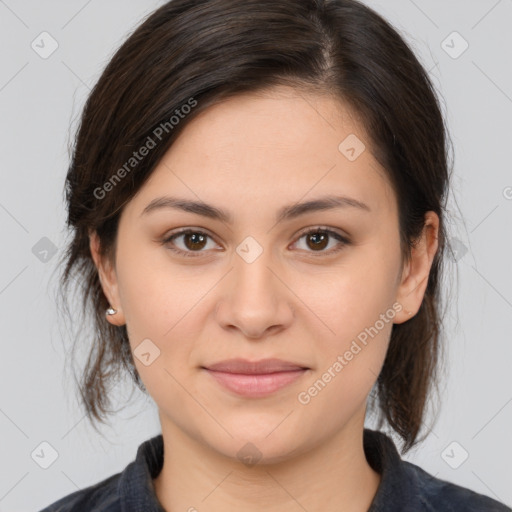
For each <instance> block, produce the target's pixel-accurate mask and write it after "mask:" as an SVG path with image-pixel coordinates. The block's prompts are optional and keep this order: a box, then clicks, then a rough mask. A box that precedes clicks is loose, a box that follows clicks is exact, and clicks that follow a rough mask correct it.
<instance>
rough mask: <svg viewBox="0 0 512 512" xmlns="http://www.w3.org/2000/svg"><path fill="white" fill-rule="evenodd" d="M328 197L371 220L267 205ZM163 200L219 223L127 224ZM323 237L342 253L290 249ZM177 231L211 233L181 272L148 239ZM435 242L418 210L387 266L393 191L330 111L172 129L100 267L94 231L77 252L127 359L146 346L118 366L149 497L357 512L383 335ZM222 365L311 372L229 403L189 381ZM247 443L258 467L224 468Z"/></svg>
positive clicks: (284, 109)
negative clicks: (253, 247)
mask: <svg viewBox="0 0 512 512" xmlns="http://www.w3.org/2000/svg"><path fill="white" fill-rule="evenodd" d="M349 134H356V135H357V137H358V138H359V139H360V140H361V141H363V143H364V144H365V146H366V150H365V151H363V152H362V153H361V154H360V156H359V157H358V158H357V159H356V160H354V161H349V160H348V159H347V158H346V156H345V155H344V154H342V153H341V152H340V151H339V150H338V146H339V144H340V142H342V141H343V140H344V139H345V138H346V137H347V136H348V135H349ZM328 194H336V195H345V196H349V197H352V198H355V199H357V200H359V201H362V202H364V203H366V204H367V205H368V206H369V207H370V209H371V211H370V212H365V211H363V210H359V209H356V208H337V209H332V210H323V211H317V212H309V213H307V214H305V215H303V216H301V217H297V218H295V219H293V220H289V221H282V222H279V223H277V224H276V222H275V215H276V212H277V211H278V210H279V209H280V208H281V207H283V206H285V205H290V204H295V203H297V202H299V201H306V200H311V199H315V198H318V197H321V196H324V195H328ZM162 195H173V196H179V197H183V198H186V199H190V200H201V201H204V202H206V203H208V204H213V205H215V206H217V207H219V208H223V209H227V210H228V211H229V212H230V213H231V214H232V216H233V224H232V225H230V224H227V223H225V222H222V221H219V220H213V219H209V218H206V217H203V216H200V215H197V214H195V213H190V212H184V211H179V210H174V209H170V208H169V209H159V210H155V211H153V212H151V213H149V214H147V215H142V216H141V213H142V211H143V210H144V208H145V207H146V205H147V204H148V203H149V202H150V201H151V200H153V199H154V198H156V197H159V196H162ZM322 226H324V227H329V228H331V229H332V230H334V231H336V232H339V233H340V234H341V235H345V236H348V238H349V240H350V242H351V243H350V244H348V245H344V246H342V247H341V250H340V251H339V252H338V253H335V254H333V253H331V254H330V255H329V251H331V250H335V249H336V248H337V247H340V245H339V243H338V242H337V241H336V239H335V238H333V237H332V236H330V237H329V242H328V244H327V243H325V244H324V245H323V246H322V247H321V248H317V246H315V244H314V240H313V241H311V237H308V236H302V232H303V231H304V230H305V228H317V227H322ZM184 227H190V228H194V229H198V230H200V231H203V232H206V233H207V234H209V235H210V238H207V239H206V241H203V243H202V244H201V243H198V242H197V239H196V240H192V241H191V240H190V239H187V237H186V236H181V237H178V238H177V239H175V240H174V244H175V247H177V248H178V249H182V250H184V251H187V250H188V251H189V252H193V251H195V252H194V254H195V255H196V257H186V256H179V255H177V254H175V253H173V252H172V251H171V249H170V247H171V246H172V242H168V243H167V244H165V243H163V242H162V241H163V239H164V238H165V237H166V236H169V235H170V234H172V232H173V231H176V230H177V229H178V228H184ZM438 227H439V219H438V217H437V215H436V214H435V213H433V212H428V213H427V215H426V216H425V230H424V233H423V236H422V237H421V239H420V240H419V243H418V244H417V245H416V246H415V248H414V249H413V250H412V254H411V260H410V261H409V262H407V263H406V264H405V265H404V267H403V268H402V267H401V260H400V246H399V231H398V209H397V203H396V197H395V194H394V192H393V189H392V188H391V185H390V182H389V181H388V178H387V176H386V173H385V172H384V169H382V167H380V165H379V164H378V163H377V161H376V160H375V159H374V157H373V156H372V153H371V146H370V142H369V140H368V138H367V136H366V134H365V132H364V129H363V127H362V126H361V125H360V124H358V123H357V121H356V118H355V116H353V115H350V111H349V110H348V108H347V107H346V106H344V105H343V104H341V103H340V102H339V101H337V100H336V99H334V98H332V97H330V96H326V95H319V94H313V93H306V92H304V91H301V92H298V91H296V90H293V89H290V88H287V87H284V86H279V87H274V88H273V89H270V90H268V91H267V92H266V93H264V94H262V93H260V94H253V93H251V94H243V95H239V96H237V97H234V98H230V99H228V100H226V101H224V102H222V103H220V104H218V105H215V106H213V107H210V108H209V109H207V110H206V111H204V112H202V113H201V114H200V115H199V116H198V117H197V118H195V119H194V120H192V121H191V122H190V124H188V125H187V126H186V128H185V130H184V131H183V132H182V134H181V135H180V137H179V138H178V139H177V141H176V142H175V143H174V144H173V146H172V147H171V148H170V149H169V151H168V152H167V154H166V155H165V157H164V158H163V160H162V161H161V162H160V163H159V165H158V166H157V167H156V168H155V170H154V171H153V173H152V175H151V177H150V179H149V181H147V182H146V183H145V184H144V186H143V187H142V188H141V189H140V191H139V193H138V194H137V195H136V196H135V197H134V198H132V200H131V201H130V202H129V203H127V204H126V206H125V207H124V209H123V211H122V214H121V219H120V223H119V231H118V239H117V251H116V257H115V262H113V264H112V263H111V262H109V261H102V260H101V259H100V258H99V256H98V239H97V236H96V234H95V233H94V232H91V238H90V240H91V244H90V247H91V253H92V256H93V258H94V261H95V264H96V266H97V268H98V272H99V276H100V280H101V283H102V287H103V290H104V293H105V295H106V297H107V298H108V299H109V301H110V304H111V305H112V307H114V308H116V309H117V310H118V312H117V314H115V315H112V316H109V317H107V319H108V321H109V322H111V323H112V324H114V325H123V324H126V325H127V329H128V333H129V338H130V344H131V347H132V350H135V348H136V347H137V346H138V345H139V344H140V343H141V342H142V340H144V339H146V338H149V339H150V340H151V341H152V343H154V344H155V345H156V346H157V347H158V348H159V350H160V355H159V357H157V358H156V359H155V360H154V361H153V362H152V363H151V364H150V365H148V366H146V365H144V364H142V363H141V361H140V360H139V359H138V358H137V357H134V362H135V365H136V368H137V370H138V372H139V374H140V376H141V379H142V381H143V382H144V384H145V386H146V388H147V390H148V392H149V394H150V395H151V397H152V398H153V399H154V401H155V402H156V404H157V406H158V410H159V417H160V422H161V427H162V435H163V439H164V450H165V458H164V466H163V469H162V471H161V473H160V474H159V475H158V477H157V478H156V479H155V480H154V484H155V491H156V495H157V497H158V499H159V501H160V502H161V503H162V505H163V506H164V507H165V508H166V510H170V511H178V510H183V511H187V510H188V511H193V510H196V509H197V510H199V511H211V512H216V511H223V512H226V511H235V510H237V511H238V510H244V511H249V512H252V511H258V512H259V511H261V510H266V511H270V512H272V511H280V512H283V511H285V512H288V511H290V512H291V511H300V510H304V509H306V510H322V511H327V512H329V511H337V512H339V511H340V510H343V511H346V512H351V511H353V512H356V511H358V512H361V511H366V510H367V509H368V507H369V506H370V503H371V501H372V499H373V497H374V495H375V493H376V491H377V488H378V486H379V483H380V475H379V474H378V473H376V472H375V471H374V470H373V469H372V468H371V467H370V466H369V464H368V462H367V460H366V457H365V454H364V450H363V443H362V439H363V428H364V418H365V412H366V400H367V397H368V394H369V393H370V391H371V389H372V387H373V385H374V383H375V381H376V379H377V376H378V374H379V371H380V369H381V367H382V365H383V362H384V358H385V355H386V350H387V347H388V343H389V337H390V333H391V328H392V324H393V323H397V324H398V323H402V322H405V321H407V320H408V319H409V318H411V317H412V316H413V315H414V314H415V313H416V312H417V310H418V309H419V307H420V305H421V302H422V299H423V296H424V293H425V288H426V285H427V278H428V274H429V271H430V268H431V264H432V260H433V258H434V255H435V252H436V250H437V234H438ZM247 236H251V237H253V238H254V239H255V240H256V241H257V243H258V244H259V245H260V246H261V248H262V249H263V252H262V254H261V255H260V256H259V257H258V258H257V259H256V260H255V261H253V262H251V263H248V262H247V261H245V260H244V259H243V258H241V257H240V256H239V255H238V253H237V252H236V249H237V247H238V246H239V244H241V242H242V241H243V240H244V239H245V238H246V237H247ZM308 240H309V243H308ZM194 244H196V245H194ZM198 251H202V252H198ZM394 303H398V304H399V305H400V308H401V311H399V312H396V311H395V310H394V309H393V308H392V305H393V304H394ZM387 310H391V311H392V312H394V313H395V316H394V318H392V320H391V321H389V322H387V323H385V325H384V327H383V328H382V329H381V330H380V331H379V332H378V334H377V335H375V336H374V337H373V338H369V342H368V344H367V345H366V346H364V348H363V349H362V350H361V351H360V352H359V353H358V354H357V355H355V356H354V357H353V359H352V360H350V361H348V362H347V364H346V365H345V366H344V367H343V369H342V370H341V371H340V372H338V373H337V374H336V377H335V378H332V379H331V381H330V382H329V383H328V384H327V385H326V386H325V387H324V388H323V389H322V390H321V392H319V393H318V394H317V395H316V396H315V397H313V398H312V399H311V400H310V402H309V403H307V404H306V405H304V404H302V403H300V402H299V401H298V394H299V393H300V392H302V391H305V390H308V388H309V387H310V386H312V385H313V383H314V382H315V381H317V380H318V379H319V378H321V377H322V375H323V374H324V373H325V372H326V371H327V369H328V368H329V367H332V365H333V363H334V362H335V361H336V360H337V357H338V355H343V354H344V353H345V352H346V351H347V350H349V348H350V344H351V342H352V341H353V340H354V339H356V337H357V335H358V334H359V333H361V332H362V331H364V329H365V328H367V327H370V326H373V325H375V323H376V321H377V320H378V319H379V315H381V314H382V313H385V312H386V311H387ZM407 312H411V313H412V314H408V313H407ZM233 357H243V358H246V359H250V360H259V359H262V358H267V357H276V358H281V359H285V360H289V361H293V362H296V363H300V364H301V365H302V366H307V367H309V368H310V370H308V372H306V374H304V375H303V376H302V377H300V378H299V380H296V381H295V382H294V383H292V384H291V385H289V386H287V387H285V388H283V389H281V390H279V391H277V392H275V393H274V394H272V395H268V396H266V397H263V398H247V397H241V396H237V395H234V394H233V393H231V392H229V391H227V390H225V389H224V388H222V387H221V386H220V385H218V384H217V383H216V382H215V381H214V380H213V379H212V378H211V376H210V375H209V374H207V373H205V372H204V371H203V370H201V369H200V367H201V366H204V365H207V364H211V363H214V362H218V361H220V360H224V359H229V358H233ZM247 443H252V445H254V446H255V447H257V449H258V450H259V452H260V453H261V459H260V460H259V461H258V463H257V464H255V465H252V466H248V465H246V464H244V463H243V462H242V461H241V460H239V458H238V457H237V452H238V451H239V450H240V449H241V448H242V447H243V446H244V445H246V444H247ZM193 507H194V508H193ZM302 507H303V508H302Z"/></svg>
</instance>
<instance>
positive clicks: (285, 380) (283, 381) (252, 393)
mask: <svg viewBox="0 0 512 512" xmlns="http://www.w3.org/2000/svg"><path fill="white" fill-rule="evenodd" d="M201 369H202V370H204V371H205V372H206V373H207V374H209V375H210V376H211V377H212V378H213V379H214V380H215V381H216V382H217V383H218V384H220V385H221V386H222V387H223V388H225V389H227V390H229V391H231V392H232V393H235V394H236V395H239V396H244V397H252V398H258V397H264V396H268V395H270V394H272V393H275V392H276V391H278V390H280V389H283V388H284V387H286V386H289V385H290V384H292V383H293V382H295V381H297V380H298V379H300V378H301V377H303V376H304V375H305V374H306V373H307V372H308V371H309V370H310V368H308V367H305V366H302V365H300V364H296V363H292V362H290V361H284V360H281V359H263V360H260V361H254V362H252V361H247V360H245V359H229V360H225V361H221V362H219V363H215V364H211V365H208V366H202V367H201Z"/></svg>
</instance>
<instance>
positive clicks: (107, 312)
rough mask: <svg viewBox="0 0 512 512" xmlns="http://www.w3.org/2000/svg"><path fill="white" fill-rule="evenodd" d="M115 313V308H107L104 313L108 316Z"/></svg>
mask: <svg viewBox="0 0 512 512" xmlns="http://www.w3.org/2000/svg"><path fill="white" fill-rule="evenodd" d="M116 313H117V310H116V309H114V308H108V309H107V311H106V313H105V314H106V316H109V315H115V314H116Z"/></svg>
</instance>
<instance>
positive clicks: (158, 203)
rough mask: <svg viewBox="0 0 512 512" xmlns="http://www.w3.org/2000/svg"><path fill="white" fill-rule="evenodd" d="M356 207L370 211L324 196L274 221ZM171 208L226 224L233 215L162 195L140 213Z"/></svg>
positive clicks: (285, 209) (296, 206)
mask: <svg viewBox="0 0 512 512" xmlns="http://www.w3.org/2000/svg"><path fill="white" fill-rule="evenodd" d="M347 207H348V208H357V209H359V210H361V211H364V212H371V209H370V207H369V206H368V205H367V204H365V203H363V202H361V201H358V200H357V199H354V198H351V197H345V196H325V197H320V198H318V199H314V200H311V201H306V202H302V203H296V204H292V205H288V206H284V207H283V208H281V209H280V210H279V211H278V212H277V215H276V222H282V221H287V220H292V219H294V218H297V217H299V216H301V215H305V214H306V213H310V212H315V211H322V210H331V209H334V208H347ZM161 208H173V209H177V210H182V211H185V212H189V213H195V214H196V215H201V216H203V217H208V218H210V219H213V220H219V221H222V222H225V223H227V224H233V215H232V214H231V213H230V212H229V211H227V210H223V209H221V208H218V207H216V206H213V205H210V204H207V203H204V202H201V201H191V200H188V199H183V198H177V197H170V196H162V197H157V198H156V199H153V200H152V201H151V202H150V203H149V204H148V205H147V206H146V207H145V208H144V210H143V211H142V213H141V216H142V215H147V214H148V213H150V212H152V211H155V210H158V209H161Z"/></svg>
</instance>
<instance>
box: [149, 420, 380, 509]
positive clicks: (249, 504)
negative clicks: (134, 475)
mask: <svg viewBox="0 0 512 512" xmlns="http://www.w3.org/2000/svg"><path fill="white" fill-rule="evenodd" d="M363 422H364V417H363ZM363 422H358V424H357V425H354V426H353V427H351V428H349V426H348V425H347V427H346V428H344V429H343V430H341V431H339V432H337V433H335V435H333V436H332V437H330V438H329V439H328V440H327V441H326V442H324V443H323V444H322V445H321V446H318V447H316V448H315V449H313V450H310V451H308V452H306V453H302V454H300V455H297V456H288V457H287V458H285V459H284V460H282V461H281V462H277V463H273V464H264V463H262V464H260V463H257V464H255V465H253V466H246V465H244V464H241V463H240V461H238V460H233V459H232V458H229V457H226V456H224V455H223V454H220V453H218V452H216V451H214V450H212V449H211V448H210V447H208V446H205V445H204V444H201V443H200V442H197V441H196V440H195V439H192V438H191V437H189V436H187V435H186V434H185V433H184V432H183V431H181V430H180V429H179V428H178V427H177V426H176V425H174V424H172V423H167V424H166V425H165V428H164V424H162V436H163V439H164V451H165V457H164V464H163V467H162V470H161V472H160V474H159V475H158V476H157V478H156V479H155V480H154V485H155V491H156V495H157V498H158V500H159V501H160V503H161V504H162V506H163V507H164V508H165V509H166V510H167V511H168V512H174V511H178V510H184V511H191V512H194V511H195V510H196V509H197V510H198V511H199V510H208V511H209V512H217V511H218V512H220V511H222V512H228V511H231V510H233V511H235V510H237V511H238V510H244V511H247V512H260V511H261V510H265V511H268V512H273V511H276V512H277V511H279V512H292V511H293V512H296V511H297V510H300V509H301V508H302V509H303V510H322V511H324V512H331V511H332V512H342V511H343V512H366V511H367V510H368V508H369V507H370V504H371V502H372V500H373V497H374V496H375V493H376V492H377V488H378V486H379V483H380V475H379V474H378V473H377V472H375V471H374V470H373V469H372V468H371V467H370V465H369V464H368V462H367V460H366V456H365V454H364V450H363ZM354 427H358V428H354Z"/></svg>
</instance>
